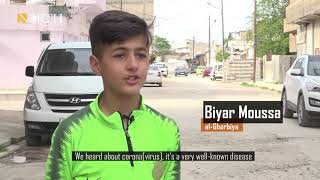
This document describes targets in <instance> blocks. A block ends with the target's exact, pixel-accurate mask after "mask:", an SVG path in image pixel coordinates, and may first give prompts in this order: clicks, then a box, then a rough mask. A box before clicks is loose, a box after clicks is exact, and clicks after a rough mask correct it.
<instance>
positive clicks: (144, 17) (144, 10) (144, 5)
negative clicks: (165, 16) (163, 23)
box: [143, 0, 146, 20]
mask: <svg viewBox="0 0 320 180" xmlns="http://www.w3.org/2000/svg"><path fill="white" fill-rule="evenodd" d="M143 20H146V0H143Z"/></svg>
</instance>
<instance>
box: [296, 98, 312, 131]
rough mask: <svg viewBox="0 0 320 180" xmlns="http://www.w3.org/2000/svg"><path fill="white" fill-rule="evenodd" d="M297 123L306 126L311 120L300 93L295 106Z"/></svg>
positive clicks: (309, 124)
mask: <svg viewBox="0 0 320 180" xmlns="http://www.w3.org/2000/svg"><path fill="white" fill-rule="evenodd" d="M297 115H298V123H299V125H300V126H303V127H307V126H311V121H310V120H309V118H308V115H307V111H306V108H305V105H304V98H303V95H302V94H301V95H300V96H299V100H298V106H297Z"/></svg>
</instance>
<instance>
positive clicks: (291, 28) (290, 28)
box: [283, 18, 299, 33]
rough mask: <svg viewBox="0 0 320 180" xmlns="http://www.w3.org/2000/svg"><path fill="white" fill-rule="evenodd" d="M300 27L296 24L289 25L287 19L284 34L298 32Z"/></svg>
mask: <svg viewBox="0 0 320 180" xmlns="http://www.w3.org/2000/svg"><path fill="white" fill-rule="evenodd" d="M298 27H299V26H298V25H296V24H291V23H288V20H287V18H285V19H284V20H283V32H285V33H288V32H295V31H297V29H298Z"/></svg>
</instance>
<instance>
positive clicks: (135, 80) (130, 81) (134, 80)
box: [126, 75, 140, 86]
mask: <svg viewBox="0 0 320 180" xmlns="http://www.w3.org/2000/svg"><path fill="white" fill-rule="evenodd" d="M139 79H140V78H139V76H136V75H133V76H129V77H127V78H126V82H127V84H129V85H131V86H133V85H136V84H137V83H138V80H139Z"/></svg>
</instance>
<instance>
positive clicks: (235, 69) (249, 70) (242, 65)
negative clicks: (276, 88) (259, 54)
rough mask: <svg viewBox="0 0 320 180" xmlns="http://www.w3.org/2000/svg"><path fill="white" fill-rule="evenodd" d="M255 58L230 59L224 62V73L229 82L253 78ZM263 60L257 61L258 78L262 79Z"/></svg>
mask: <svg viewBox="0 0 320 180" xmlns="http://www.w3.org/2000/svg"><path fill="white" fill-rule="evenodd" d="M253 64H254V63H253V60H252V59H251V60H250V59H246V60H242V59H228V60H227V61H226V62H225V63H224V71H225V72H224V74H225V79H226V81H227V82H246V81H252V80H253ZM260 64H261V62H260V60H257V63H256V80H260V79H261V75H260V73H261V68H260V67H261V65H260Z"/></svg>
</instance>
